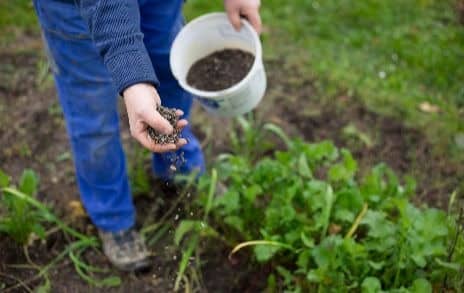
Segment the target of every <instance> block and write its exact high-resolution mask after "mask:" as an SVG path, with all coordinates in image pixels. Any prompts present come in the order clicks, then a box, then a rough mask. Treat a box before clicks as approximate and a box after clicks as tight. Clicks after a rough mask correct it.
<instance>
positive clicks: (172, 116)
mask: <svg viewBox="0 0 464 293" xmlns="http://www.w3.org/2000/svg"><path fill="white" fill-rule="evenodd" d="M158 112H159V113H160V114H161V116H163V117H164V118H166V120H168V121H169V123H170V124H171V125H172V127H173V128H174V132H173V133H171V134H162V133H158V132H157V131H156V130H154V129H153V128H151V127H150V126H148V128H147V131H148V135H150V137H151V139H153V140H154V141H155V143H156V144H169V143H174V144H175V143H177V142H178V141H179V138H180V130H179V129H177V127H176V125H177V122H178V121H179V117H178V116H177V115H176V109H169V108H166V107H163V106H158Z"/></svg>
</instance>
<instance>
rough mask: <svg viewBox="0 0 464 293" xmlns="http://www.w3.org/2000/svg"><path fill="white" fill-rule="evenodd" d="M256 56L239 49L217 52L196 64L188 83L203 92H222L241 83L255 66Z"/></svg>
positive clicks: (190, 70)
mask: <svg viewBox="0 0 464 293" xmlns="http://www.w3.org/2000/svg"><path fill="white" fill-rule="evenodd" d="M254 60H255V56H254V55H253V54H251V53H249V52H245V51H242V50H238V49H225V50H222V51H216V52H214V53H212V54H210V55H208V56H206V57H204V58H202V59H200V60H198V61H197V62H195V63H194V64H193V65H192V67H190V69H189V72H188V74H187V83H188V84H189V85H190V86H192V87H194V88H197V89H199V90H203V91H220V90H223V89H227V88H230V87H231V86H233V85H235V84H237V83H239V82H240V81H241V80H242V79H243V78H244V77H245V76H246V75H247V74H248V72H249V71H250V69H251V67H252V66H253V62H254Z"/></svg>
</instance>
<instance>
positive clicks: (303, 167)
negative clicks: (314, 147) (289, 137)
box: [298, 154, 313, 178]
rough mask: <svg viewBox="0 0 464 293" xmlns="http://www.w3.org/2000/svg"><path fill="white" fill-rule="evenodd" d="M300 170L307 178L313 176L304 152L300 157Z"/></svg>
mask: <svg viewBox="0 0 464 293" xmlns="http://www.w3.org/2000/svg"><path fill="white" fill-rule="evenodd" d="M298 172H299V173H300V175H301V176H303V177H305V178H311V177H312V176H313V174H312V172H311V169H310V168H309V165H308V161H307V160H306V156H305V155H304V154H301V155H300V158H299V159H298Z"/></svg>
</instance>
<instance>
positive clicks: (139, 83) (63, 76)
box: [34, 0, 261, 271]
mask: <svg viewBox="0 0 464 293" xmlns="http://www.w3.org/2000/svg"><path fill="white" fill-rule="evenodd" d="M183 2H184V0H34V7H35V10H36V13H37V15H38V18H39V22H40V25H41V28H42V33H43V38H44V41H45V48H46V50H47V52H48V54H49V56H50V64H51V66H50V67H51V68H52V71H53V75H54V79H55V84H56V88H57V92H58V97H59V100H60V104H61V107H62V109H63V113H64V117H65V120H66V128H67V131H68V135H69V137H70V141H71V146H72V151H73V156H74V163H75V170H76V178H77V184H78V188H79V193H80V196H81V200H82V202H83V205H84V207H85V209H86V211H87V213H88V215H89V216H90V218H91V220H92V222H93V223H94V225H95V226H96V227H97V228H98V230H99V235H100V238H101V240H102V243H103V250H104V253H105V255H106V256H107V258H108V259H109V261H110V262H111V263H112V264H113V265H114V266H116V267H117V268H119V269H121V270H126V271H134V270H140V269H143V268H146V267H147V266H148V265H149V261H148V257H147V256H148V253H147V248H146V246H145V244H144V242H143V240H142V238H141V236H140V235H139V234H138V233H137V231H136V230H135V229H134V218H135V211H134V206H133V203H132V198H131V191H130V187H129V181H128V177H127V167H126V161H125V156H124V152H123V148H122V145H121V140H120V131H119V115H118V110H117V99H118V96H119V95H120V96H122V98H123V99H124V103H125V107H126V110H127V115H128V118H129V126H130V133H131V135H132V137H133V138H135V139H136V140H137V141H138V142H139V143H140V144H142V145H143V146H144V147H145V148H147V149H149V150H150V151H152V152H153V159H152V161H153V171H154V173H155V175H156V176H158V177H160V178H162V179H166V180H168V179H169V178H170V173H169V166H170V159H169V155H170V154H171V155H172V154H173V152H183V154H184V158H185V161H186V163H185V164H183V166H182V167H181V168H180V170H179V171H180V172H183V173H189V172H193V171H194V170H198V171H200V172H202V171H204V168H205V163H204V158H203V154H202V151H201V148H200V144H199V142H198V140H197V139H196V138H195V136H194V135H193V133H192V131H191V128H190V126H189V125H188V119H189V116H190V108H191V105H192V96H191V95H189V94H188V93H186V92H185V91H183V90H182V88H180V86H179V85H178V83H177V82H176V80H175V78H174V77H173V75H172V73H171V70H170V66H169V54H170V48H171V45H172V42H173V41H174V38H175V37H176V35H177V33H178V32H179V31H180V29H181V28H182V26H183V23H184V20H183V17H182V6H183ZM224 6H225V10H226V12H227V14H228V17H229V19H230V22H231V23H232V25H233V26H234V27H235V28H236V29H240V23H241V22H240V18H241V17H245V18H247V19H248V20H249V21H250V23H251V24H252V25H253V27H254V28H255V29H256V30H257V31H258V32H259V31H260V30H261V20H260V15H259V6H260V1H259V0H224ZM160 104H163V106H166V107H170V108H176V109H179V110H178V111H177V115H179V116H182V115H183V119H180V120H179V122H178V124H177V127H178V128H180V129H182V132H181V133H182V136H183V139H180V140H179V142H178V143H177V144H166V145H157V144H155V143H154V141H153V140H151V139H150V138H149V136H148V134H147V127H148V126H151V127H153V128H154V129H155V130H156V131H158V132H160V133H165V134H169V133H171V132H172V131H173V127H172V126H171V125H170V124H169V122H168V121H167V120H165V119H164V118H163V117H162V116H161V115H160V114H159V113H158V112H157V105H160ZM187 142H188V143H187Z"/></svg>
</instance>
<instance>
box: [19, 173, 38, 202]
mask: <svg viewBox="0 0 464 293" xmlns="http://www.w3.org/2000/svg"><path fill="white" fill-rule="evenodd" d="M38 184H39V180H38V177H37V175H36V173H35V172H34V171H32V170H30V169H26V170H24V172H23V174H22V175H21V179H20V180H19V190H20V191H22V192H23V193H25V194H27V195H29V196H34V195H35V194H36V192H37V186H38Z"/></svg>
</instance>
